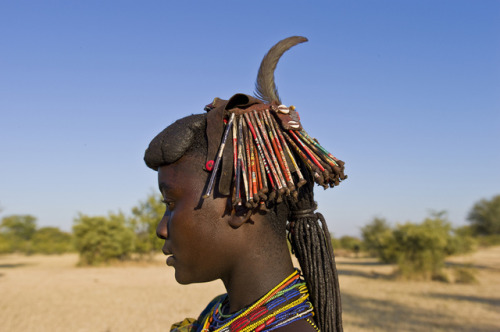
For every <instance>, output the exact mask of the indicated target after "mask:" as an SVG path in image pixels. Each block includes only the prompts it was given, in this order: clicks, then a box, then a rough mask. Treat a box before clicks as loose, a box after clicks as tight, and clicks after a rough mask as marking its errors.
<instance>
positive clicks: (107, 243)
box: [73, 213, 134, 265]
mask: <svg viewBox="0 0 500 332" xmlns="http://www.w3.org/2000/svg"><path fill="white" fill-rule="evenodd" d="M73 234H74V237H75V247H76V249H77V251H78V252H79V254H80V264H83V265H96V264H100V263H107V262H109V261H111V260H124V259H127V258H128V257H129V255H130V253H131V252H132V250H133V248H134V234H133V232H132V230H131V229H130V228H129V227H127V225H126V220H125V216H124V215H123V214H122V213H119V214H109V215H108V216H107V217H104V216H95V217H90V216H86V215H83V214H80V215H79V216H78V217H77V218H76V219H75V221H74V225H73Z"/></svg>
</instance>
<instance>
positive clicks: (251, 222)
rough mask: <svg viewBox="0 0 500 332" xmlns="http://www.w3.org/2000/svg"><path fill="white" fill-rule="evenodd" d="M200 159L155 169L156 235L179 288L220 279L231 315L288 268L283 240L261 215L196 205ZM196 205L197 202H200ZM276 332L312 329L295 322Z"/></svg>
mask: <svg viewBox="0 0 500 332" xmlns="http://www.w3.org/2000/svg"><path fill="white" fill-rule="evenodd" d="M201 165H203V164H202V159H201V158H200V157H195V156H184V157H182V158H180V159H179V160H178V161H177V162H175V163H173V164H170V165H167V166H162V167H160V168H159V169H158V184H159V187H160V191H161V193H162V196H163V199H164V202H165V204H166V206H167V209H166V212H165V215H164V216H163V218H162V219H161V221H160V223H159V224H158V227H157V230H156V233H157V235H158V237H159V238H161V239H163V240H165V244H164V246H163V252H164V253H165V255H167V256H169V257H168V258H167V264H168V265H171V266H173V267H174V268H175V278H176V280H177V281H178V282H179V283H181V284H189V283H194V282H207V281H213V280H217V279H221V280H222V282H223V283H224V286H225V288H226V290H227V293H228V297H229V305H230V307H229V310H230V312H236V311H238V310H240V309H242V308H244V307H246V306H248V305H250V304H252V303H254V302H255V301H257V300H258V299H259V298H261V297H262V296H263V295H265V294H266V293H267V292H269V290H271V289H272V288H274V287H275V286H276V285H277V284H279V283H280V282H281V281H282V280H283V279H285V278H286V277H287V276H289V275H290V274H291V273H293V271H294V268H293V264H292V260H291V257H290V253H289V251H288V247H287V244H286V239H285V238H283V239H278V238H277V236H276V235H275V234H274V233H273V231H272V230H271V228H270V226H269V222H268V221H267V220H266V219H265V215H259V214H252V215H251V216H250V218H245V217H244V216H242V215H237V214H230V213H227V210H226V209H227V198H225V197H222V198H215V199H214V198H213V197H209V198H207V199H205V200H203V201H201V197H202V195H203V190H204V186H205V184H206V183H207V177H208V174H207V173H206V172H204V171H202V166H201ZM200 202H201V204H200ZM276 331H283V332H286V331H315V330H314V329H313V328H312V326H311V325H310V324H309V323H307V322H306V321H305V320H299V321H297V322H294V323H292V324H289V325H286V326H284V327H282V328H279V329H277V330H276Z"/></svg>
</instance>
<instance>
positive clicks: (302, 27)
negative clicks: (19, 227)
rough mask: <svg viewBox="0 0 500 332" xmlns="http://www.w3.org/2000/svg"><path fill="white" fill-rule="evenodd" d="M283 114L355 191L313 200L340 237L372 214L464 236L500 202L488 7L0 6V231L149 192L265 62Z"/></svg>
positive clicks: (494, 57) (497, 48)
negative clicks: (294, 112) (193, 117)
mask: <svg viewBox="0 0 500 332" xmlns="http://www.w3.org/2000/svg"><path fill="white" fill-rule="evenodd" d="M292 35H302V36H306V37H308V38H309V42H308V43H305V44H301V45H299V46H296V47H295V48H294V49H292V50H291V51H289V52H288V53H286V54H285V55H284V57H283V58H282V59H281V61H280V63H279V65H278V68H277V71H276V81H277V85H278V88H279V92H280V96H281V98H282V100H283V102H284V103H285V104H288V105H290V104H293V105H295V106H296V107H297V109H298V110H299V112H300V114H301V117H302V121H303V124H304V126H305V128H306V129H307V130H308V132H309V133H310V134H311V135H312V136H316V137H317V138H318V139H319V140H320V142H322V144H323V145H324V146H326V147H327V148H328V149H329V150H330V151H331V152H332V153H333V154H334V155H335V156H337V157H338V158H340V159H343V160H344V161H346V173H347V174H348V175H349V179H348V180H346V181H345V182H344V183H343V184H341V186H339V187H337V188H335V189H333V190H327V191H323V190H322V188H320V187H318V188H317V189H318V190H317V193H318V195H317V200H318V201H319V206H320V211H322V212H323V213H324V215H325V216H326V218H327V220H328V222H329V226H330V230H331V231H333V232H334V233H335V234H336V235H345V234H350V235H357V234H358V233H359V228H360V227H361V226H363V225H364V224H366V223H367V222H369V221H370V220H371V219H372V218H373V217H375V216H379V217H385V218H387V219H388V221H390V222H391V223H396V222H405V221H408V220H411V221H421V220H422V219H423V218H424V217H425V216H426V215H428V213H429V210H431V209H432V210H447V211H448V212H449V218H450V220H451V221H452V222H453V224H454V225H463V224H465V223H466V216H467V213H468V211H469V209H470V208H471V207H472V205H473V204H474V202H476V201H477V200H479V199H481V198H490V197H492V196H493V195H495V194H500V152H499V151H500V149H499V147H498V146H499V145H500V144H499V143H500V1H458V0H443V1H435V0H428V1H425V0H424V1H422V0H419V1H401V0H394V1H375V0H370V1H360V0H358V1H252V2H243V1H203V2H202V1H198V2H195V1H141V2H139V1H2V2H1V3H0V206H1V207H2V208H3V212H2V214H1V215H0V216H2V215H3V216H5V215H9V214H32V215H34V216H36V217H37V218H38V224H39V226H47V225H55V226H59V227H61V228H62V229H65V230H69V229H71V225H72V222H73V218H74V217H75V216H76V215H77V213H78V212H83V213H86V214H90V215H97V214H106V213H107V212H108V211H118V210H122V211H124V212H126V213H128V212H129V211H130V208H131V207H132V206H133V205H135V204H136V203H137V202H138V201H139V200H141V199H144V198H145V197H146V196H147V194H148V193H150V192H151V191H153V190H155V188H156V187H157V185H156V173H155V172H153V171H150V170H149V169H148V168H146V166H145V165H144V163H143V161H142V158H143V153H144V150H145V148H146V147H147V145H148V143H149V141H150V140H151V139H152V138H153V137H154V136H155V135H156V134H157V133H158V132H159V131H161V130H162V129H163V128H164V127H166V126H167V125H169V124H170V123H171V122H173V121H174V120H175V119H177V118H179V117H183V116H185V115H189V114H191V113H201V112H203V107H204V105H206V104H208V103H209V102H211V100H212V99H213V98H214V97H220V98H224V99H227V98H229V97H230V96H231V95H233V94H234V93H237V92H243V93H248V94H251V93H252V92H253V87H254V81H255V76H256V74H257V69H258V66H259V64H260V61H261V59H262V56H263V55H264V54H265V52H267V50H268V49H269V48H270V47H271V46H272V45H273V44H274V43H276V42H277V41H279V40H281V39H283V38H285V37H289V36H292Z"/></svg>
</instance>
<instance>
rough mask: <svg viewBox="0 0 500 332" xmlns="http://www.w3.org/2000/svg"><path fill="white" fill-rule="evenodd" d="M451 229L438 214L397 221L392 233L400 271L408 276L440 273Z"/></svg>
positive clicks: (435, 275)
mask: <svg viewBox="0 0 500 332" xmlns="http://www.w3.org/2000/svg"><path fill="white" fill-rule="evenodd" d="M450 231H451V226H450V224H449V223H448V222H447V221H445V220H442V219H440V218H435V219H426V220H424V222H423V223H422V224H420V225H417V224H413V223H409V222H408V223H406V224H403V225H398V226H397V227H396V229H395V230H394V232H393V233H394V240H395V243H396V246H395V248H394V250H395V251H397V257H398V259H397V263H398V267H399V273H400V275H401V276H403V277H405V278H409V279H418V278H423V279H431V278H439V277H440V276H442V272H441V269H442V267H443V265H444V259H445V257H446V255H447V248H448V245H449V239H450Z"/></svg>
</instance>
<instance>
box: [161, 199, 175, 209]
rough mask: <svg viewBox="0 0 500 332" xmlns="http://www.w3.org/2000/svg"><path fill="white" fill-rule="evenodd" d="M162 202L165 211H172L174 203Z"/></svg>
mask: <svg viewBox="0 0 500 332" xmlns="http://www.w3.org/2000/svg"><path fill="white" fill-rule="evenodd" d="M162 202H163V203H164V204H165V205H166V207H167V211H172V210H173V208H174V202H172V201H167V200H162Z"/></svg>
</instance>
